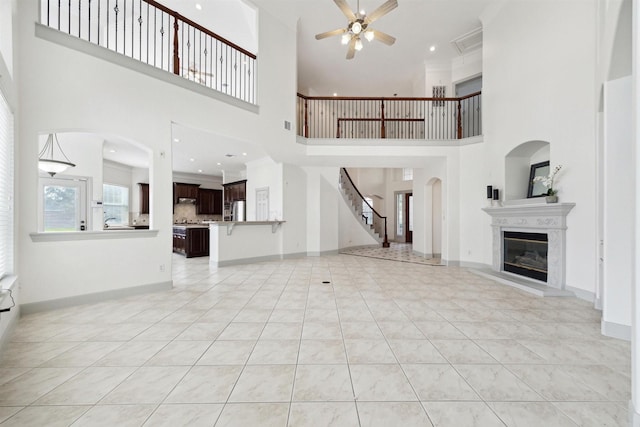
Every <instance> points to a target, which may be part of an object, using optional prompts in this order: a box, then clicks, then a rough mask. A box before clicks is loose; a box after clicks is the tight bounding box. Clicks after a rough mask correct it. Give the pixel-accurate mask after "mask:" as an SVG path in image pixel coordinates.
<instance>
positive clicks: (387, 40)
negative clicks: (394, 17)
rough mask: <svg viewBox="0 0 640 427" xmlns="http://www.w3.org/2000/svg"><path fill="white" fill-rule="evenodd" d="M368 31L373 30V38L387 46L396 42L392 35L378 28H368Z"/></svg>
mask: <svg viewBox="0 0 640 427" xmlns="http://www.w3.org/2000/svg"><path fill="white" fill-rule="evenodd" d="M370 31H373V37H374V39H375V40H378V41H379V42H382V43H384V44H386V45H387V46H391V45H392V44H394V43H395V42H396V38H395V37H393V36H390V35H389V34H387V33H383V32H382V31H378V30H370Z"/></svg>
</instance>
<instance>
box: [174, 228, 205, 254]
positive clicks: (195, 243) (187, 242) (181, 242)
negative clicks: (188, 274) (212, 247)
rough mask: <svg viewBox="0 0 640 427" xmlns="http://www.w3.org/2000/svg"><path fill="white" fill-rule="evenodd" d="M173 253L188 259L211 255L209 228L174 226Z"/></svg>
mask: <svg viewBox="0 0 640 427" xmlns="http://www.w3.org/2000/svg"><path fill="white" fill-rule="evenodd" d="M173 252H176V253H179V254H182V255H184V256H186V257H187V258H193V257H199V256H208V255H209V226H208V225H202V224H182V225H180V224H174V225H173Z"/></svg>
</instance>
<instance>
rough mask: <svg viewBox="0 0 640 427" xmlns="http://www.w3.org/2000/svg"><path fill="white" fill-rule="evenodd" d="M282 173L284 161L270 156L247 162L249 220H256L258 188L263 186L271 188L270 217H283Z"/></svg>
mask: <svg viewBox="0 0 640 427" xmlns="http://www.w3.org/2000/svg"><path fill="white" fill-rule="evenodd" d="M282 175H283V172H282V163H276V162H274V161H273V160H271V159H270V158H268V157H265V158H262V159H259V160H254V161H252V162H248V163H247V187H246V188H247V194H246V197H247V205H246V209H247V212H246V216H247V221H255V220H256V190H258V189H263V188H268V189H269V219H270V220H276V219H279V220H281V219H283V216H282V213H283V208H282V184H283V182H284V179H283V176H282Z"/></svg>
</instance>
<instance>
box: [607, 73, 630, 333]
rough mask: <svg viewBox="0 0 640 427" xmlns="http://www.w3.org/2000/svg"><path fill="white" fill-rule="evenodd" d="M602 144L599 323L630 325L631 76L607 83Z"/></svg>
mask: <svg viewBox="0 0 640 427" xmlns="http://www.w3.org/2000/svg"><path fill="white" fill-rule="evenodd" d="M604 99H605V123H604V125H605V126H604V127H605V129H604V131H605V141H604V142H605V143H604V178H605V179H604V182H605V186H604V194H603V195H604V235H603V240H604V256H603V259H604V262H603V273H604V295H603V307H602V321H603V322H605V325H603V330H604V327H605V326H606V323H613V324H618V325H628V326H629V325H631V302H630V300H631V286H632V284H633V251H634V247H633V240H632V239H631V238H630V233H629V231H630V230H631V229H633V222H634V205H635V195H634V191H633V187H632V186H630V185H629V177H630V176H633V174H634V170H635V161H634V156H633V153H634V145H633V144H632V142H631V130H632V121H631V120H632V118H631V77H625V78H621V79H617V80H613V81H610V82H607V83H606V84H605V88H604Z"/></svg>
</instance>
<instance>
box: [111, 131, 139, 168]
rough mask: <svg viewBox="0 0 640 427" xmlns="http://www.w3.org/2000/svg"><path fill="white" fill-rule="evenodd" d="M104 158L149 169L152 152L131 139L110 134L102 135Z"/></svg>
mask: <svg viewBox="0 0 640 427" xmlns="http://www.w3.org/2000/svg"><path fill="white" fill-rule="evenodd" d="M102 137H103V138H104V142H103V144H102V158H103V159H105V160H110V161H112V162H116V163H121V164H123V165H128V166H132V167H135V168H142V169H148V168H149V164H150V159H151V152H150V151H149V150H147V149H145V148H142V147H139V146H137V145H135V144H133V143H131V142H129V141H125V140H123V139H120V138H118V137H113V136H110V135H102Z"/></svg>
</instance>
